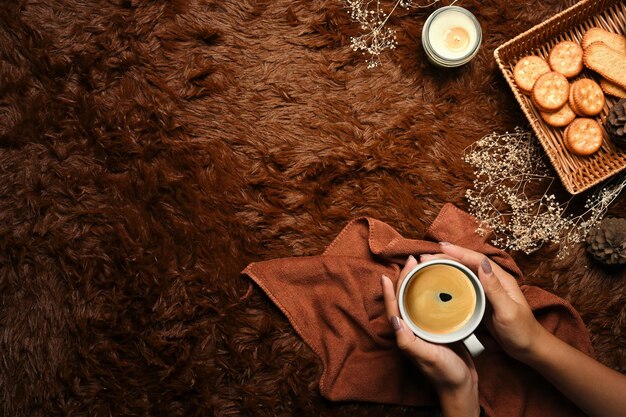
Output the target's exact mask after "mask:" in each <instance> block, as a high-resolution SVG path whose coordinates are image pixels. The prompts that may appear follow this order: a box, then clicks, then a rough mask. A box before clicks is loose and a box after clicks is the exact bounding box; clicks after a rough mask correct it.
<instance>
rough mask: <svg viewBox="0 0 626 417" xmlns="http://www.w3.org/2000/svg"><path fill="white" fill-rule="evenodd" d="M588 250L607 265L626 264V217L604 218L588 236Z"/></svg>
mask: <svg viewBox="0 0 626 417" xmlns="http://www.w3.org/2000/svg"><path fill="white" fill-rule="evenodd" d="M587 252H589V253H590V254H591V255H592V256H593V257H594V258H595V259H596V260H597V261H599V262H601V263H603V264H605V265H626V219H623V218H615V217H607V218H605V219H603V220H602V221H601V222H600V225H599V226H598V228H597V229H596V230H593V231H591V232H590V233H589V236H587Z"/></svg>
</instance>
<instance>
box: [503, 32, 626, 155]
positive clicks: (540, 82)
mask: <svg viewBox="0 0 626 417" xmlns="http://www.w3.org/2000/svg"><path fill="white" fill-rule="evenodd" d="M584 67H587V68H590V69H592V70H594V71H596V72H597V73H598V74H600V75H601V76H602V77H603V78H602V80H601V81H600V84H598V83H597V82H596V81H594V80H593V79H591V78H583V77H579V78H576V77H578V76H579V75H581V73H583V68H584ZM513 77H514V79H515V82H516V83H517V85H518V87H519V89H520V90H521V91H522V92H523V93H524V94H527V95H529V96H531V99H532V102H533V104H534V105H535V106H536V107H537V109H538V110H539V113H540V114H541V117H542V119H543V120H544V121H545V123H546V124H548V125H550V126H553V127H563V128H565V131H564V133H563V139H564V145H565V147H566V148H567V149H568V150H569V151H570V152H571V153H573V154H575V155H580V156H586V155H591V154H593V153H595V152H596V151H597V150H598V149H600V147H601V146H602V141H603V136H604V131H603V129H602V126H601V125H600V123H599V122H598V121H597V120H596V119H595V117H596V116H598V115H599V114H600V112H602V109H603V108H604V105H605V96H604V94H605V93H606V94H610V95H614V96H616V97H626V37H624V36H621V35H618V34H615V33H611V32H608V31H606V30H604V29H600V28H592V29H589V30H588V31H587V32H586V33H585V36H584V37H583V40H582V46H581V45H580V44H578V43H577V42H573V41H563V42H560V43H558V44H556V45H555V46H554V47H553V48H552V49H551V50H550V53H549V55H548V60H547V61H546V60H544V59H543V58H541V57H539V56H536V55H529V56H525V57H523V58H521V59H520V60H519V61H518V62H517V64H516V65H515V68H514V70H513Z"/></svg>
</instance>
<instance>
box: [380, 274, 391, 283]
mask: <svg viewBox="0 0 626 417" xmlns="http://www.w3.org/2000/svg"><path fill="white" fill-rule="evenodd" d="M385 278H387V279H389V277H388V276H387V275H385V274H382V275H381V276H380V282H385Z"/></svg>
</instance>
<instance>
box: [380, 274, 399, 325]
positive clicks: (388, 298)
mask: <svg viewBox="0 0 626 417" xmlns="http://www.w3.org/2000/svg"><path fill="white" fill-rule="evenodd" d="M381 285H382V287H383V299H384V301H385V313H386V314H387V319H388V320H391V318H392V317H393V316H399V315H400V310H399V308H398V301H397V299H396V292H395V290H394V289H393V282H391V279H390V278H389V277H388V276H386V275H383V276H382V278H381ZM392 324H393V323H392Z"/></svg>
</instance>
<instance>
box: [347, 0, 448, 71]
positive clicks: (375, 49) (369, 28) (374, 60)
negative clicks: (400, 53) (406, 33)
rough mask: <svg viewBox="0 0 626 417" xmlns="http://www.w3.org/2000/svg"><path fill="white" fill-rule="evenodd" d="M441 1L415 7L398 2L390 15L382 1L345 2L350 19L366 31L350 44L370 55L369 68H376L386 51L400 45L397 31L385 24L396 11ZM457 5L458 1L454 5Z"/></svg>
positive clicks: (407, 1) (435, 0)
mask: <svg viewBox="0 0 626 417" xmlns="http://www.w3.org/2000/svg"><path fill="white" fill-rule="evenodd" d="M439 1H441V0H433V1H432V2H430V3H429V4H426V5H413V1H412V0H396V1H395V3H394V4H393V7H392V8H391V10H390V11H389V13H387V12H385V10H384V9H383V7H382V6H381V4H380V0H344V3H345V5H346V7H347V8H348V13H349V14H350V17H351V18H352V20H354V21H355V22H358V23H359V24H360V25H361V29H362V30H364V31H365V33H364V34H362V35H360V36H355V37H352V38H351V40H350V44H351V46H352V50H354V51H361V53H362V54H363V55H366V54H367V55H369V57H368V59H367V67H368V68H374V67H377V66H379V65H380V59H379V56H380V54H381V53H382V52H383V51H384V50H385V49H395V48H396V46H397V45H398V42H397V40H396V31H395V30H393V29H390V28H388V27H385V24H386V23H387V21H388V20H389V18H390V17H391V15H392V14H393V13H394V12H395V11H396V9H397V8H398V6H400V7H403V8H405V9H407V10H408V9H409V8H411V7H415V8H420V9H421V8H427V7H431V6H433V5H435V4H437V3H439ZM454 3H456V0H455V1H454V2H453V3H452V4H454Z"/></svg>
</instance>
